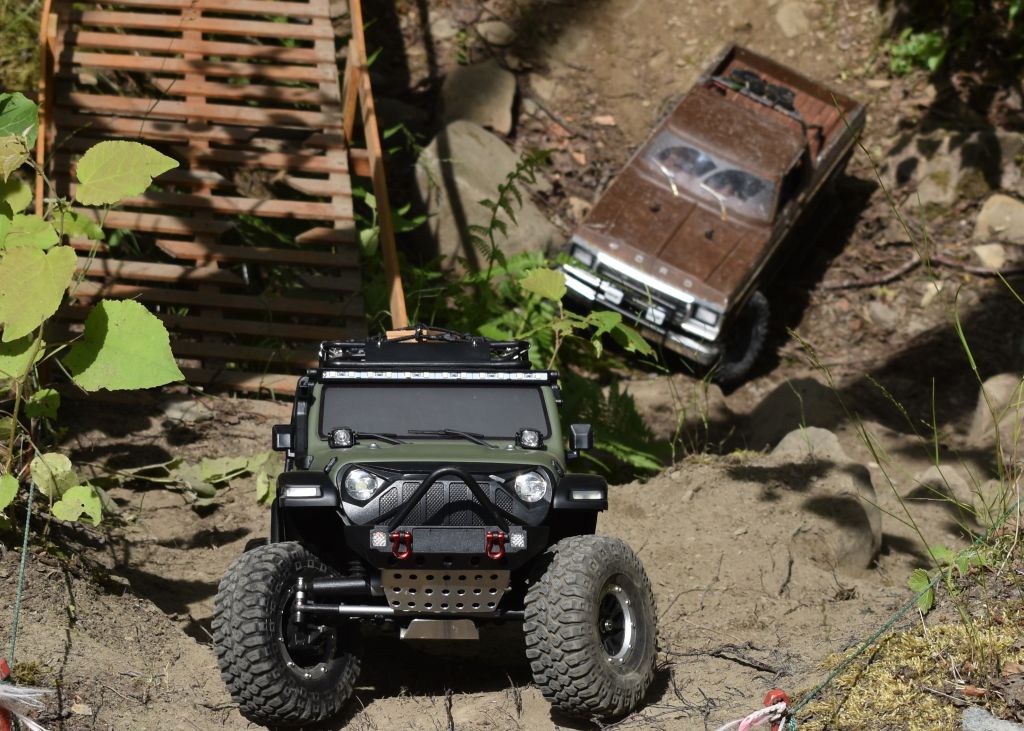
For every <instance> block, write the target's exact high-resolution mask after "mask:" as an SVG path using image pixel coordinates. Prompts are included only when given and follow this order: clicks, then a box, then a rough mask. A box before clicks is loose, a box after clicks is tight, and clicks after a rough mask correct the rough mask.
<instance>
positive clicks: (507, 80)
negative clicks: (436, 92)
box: [441, 58, 516, 135]
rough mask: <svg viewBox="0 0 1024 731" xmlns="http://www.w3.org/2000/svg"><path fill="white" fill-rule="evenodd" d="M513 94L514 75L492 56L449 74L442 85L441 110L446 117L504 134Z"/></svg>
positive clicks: (457, 68) (508, 128)
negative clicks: (466, 121)
mask: <svg viewBox="0 0 1024 731" xmlns="http://www.w3.org/2000/svg"><path fill="white" fill-rule="evenodd" d="M515 98H516V77H515V75H514V74H513V73H512V72H511V71H509V70H508V69H504V68H502V67H501V66H499V65H498V62H497V61H496V60H495V59H493V58H492V59H491V60H490V61H485V62H484V63H477V64H472V65H471V66H457V67H456V68H455V69H454V70H453V71H452V72H451V73H450V74H448V76H447V77H446V78H445V80H444V85H443V86H442V87H441V104H442V109H441V113H442V115H443V117H444V119H445V121H449V122H450V121H453V120H456V119H465V120H468V121H470V122H476V123H477V124H479V125H480V126H481V127H487V128H488V129H492V130H494V131H495V132H497V133H499V134H502V135H507V134H508V133H509V132H511V131H512V104H513V103H514V102H515Z"/></svg>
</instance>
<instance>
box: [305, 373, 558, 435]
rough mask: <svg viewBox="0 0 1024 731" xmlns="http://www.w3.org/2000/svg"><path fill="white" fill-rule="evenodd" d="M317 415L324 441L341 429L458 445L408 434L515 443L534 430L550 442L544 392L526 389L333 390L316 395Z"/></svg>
mask: <svg viewBox="0 0 1024 731" xmlns="http://www.w3.org/2000/svg"><path fill="white" fill-rule="evenodd" d="M319 411H320V419H319V424H318V425H317V427H318V429H319V432H320V437H321V438H322V439H326V438H327V436H328V435H329V434H330V432H331V431H332V430H334V429H338V428H340V427H348V428H351V429H355V430H356V431H357V432H359V431H366V432H376V433H378V434H395V435H396V436H397V437H398V438H400V439H402V440H409V439H435V440H436V439H458V437H454V436H449V435H427V434H413V433H410V430H412V429H428V430H434V429H437V430H440V429H457V430H459V431H465V432H473V433H476V434H482V435H483V438H484V439H513V438H514V437H515V435H516V433H517V432H518V431H519V430H520V429H524V428H525V429H537V430H538V431H540V432H541V435H542V437H544V438H545V439H546V438H549V437H550V436H551V422H550V418H549V415H548V409H547V401H546V399H545V397H544V390H543V389H542V388H540V387H539V386H536V385H529V384H514V385H512V384H509V385H506V384H502V385H493V384H447V383H446V384H430V385H426V384H413V383H372V384H369V383H352V384H347V383H346V384H331V385H325V386H324V387H323V389H322V390H321V392H320V408H319ZM360 417H362V418H360ZM519 422H522V423H519Z"/></svg>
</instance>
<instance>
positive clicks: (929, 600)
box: [907, 569, 935, 614]
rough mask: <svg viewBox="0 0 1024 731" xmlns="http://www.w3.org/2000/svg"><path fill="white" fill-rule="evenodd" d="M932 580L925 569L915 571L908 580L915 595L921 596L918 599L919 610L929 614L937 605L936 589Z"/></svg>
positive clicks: (908, 584)
mask: <svg viewBox="0 0 1024 731" xmlns="http://www.w3.org/2000/svg"><path fill="white" fill-rule="evenodd" d="M931 583H932V578H931V576H929V575H928V572H927V571H925V570H924V569H914V571H913V573H911V574H910V578H909V579H907V586H909V587H910V590H911V591H912V592H914V593H915V594H920V596H919V597H918V598H917V606H918V608H919V609H920V610H921V611H922V612H924V613H925V614H927V613H928V612H929V611H930V610H931V608H932V605H933V604H934V603H935V588H934V587H933V586H932V585H931Z"/></svg>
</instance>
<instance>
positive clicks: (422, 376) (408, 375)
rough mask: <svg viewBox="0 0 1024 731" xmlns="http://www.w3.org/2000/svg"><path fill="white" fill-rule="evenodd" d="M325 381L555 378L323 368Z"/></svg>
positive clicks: (546, 377)
mask: <svg viewBox="0 0 1024 731" xmlns="http://www.w3.org/2000/svg"><path fill="white" fill-rule="evenodd" d="M320 378H321V379H323V380H325V381H433V382H437V381H441V382H445V381H449V382H450V381H483V382H493V381H503V382H511V383H549V382H553V381H555V380H557V378H558V374H557V373H555V372H553V371H394V370H392V371H369V370H346V371H335V370H325V371H321V372H320Z"/></svg>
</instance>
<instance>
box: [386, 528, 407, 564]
mask: <svg viewBox="0 0 1024 731" xmlns="http://www.w3.org/2000/svg"><path fill="white" fill-rule="evenodd" d="M411 553H412V533H410V532H409V531H397V530H396V531H394V532H393V533H392V534H391V555H393V556H394V557H395V558H409V555H410V554H411Z"/></svg>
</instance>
